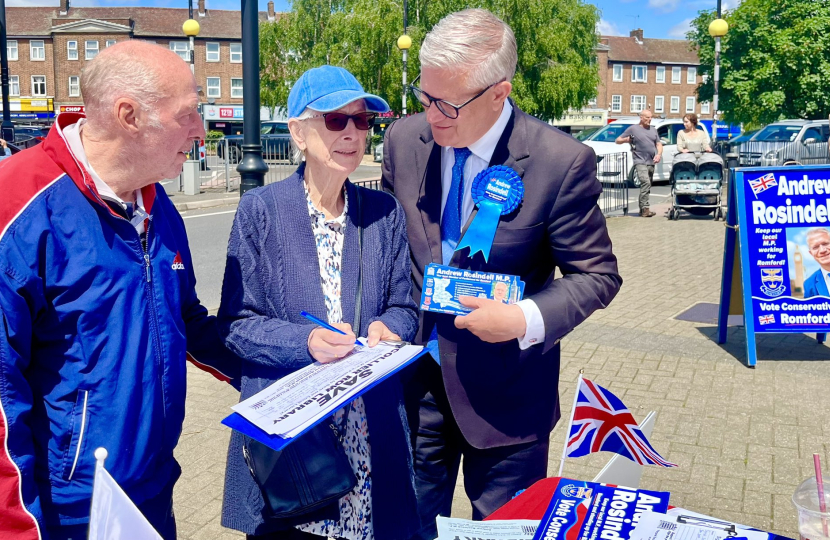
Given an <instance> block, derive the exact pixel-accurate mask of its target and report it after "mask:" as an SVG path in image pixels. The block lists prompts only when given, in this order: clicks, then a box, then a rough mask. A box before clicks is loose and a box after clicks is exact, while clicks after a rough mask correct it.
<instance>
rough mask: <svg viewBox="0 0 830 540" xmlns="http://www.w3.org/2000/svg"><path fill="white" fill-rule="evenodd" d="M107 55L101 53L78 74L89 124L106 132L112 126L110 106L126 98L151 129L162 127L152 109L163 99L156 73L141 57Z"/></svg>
mask: <svg viewBox="0 0 830 540" xmlns="http://www.w3.org/2000/svg"><path fill="white" fill-rule="evenodd" d="M155 46H156V47H158V45H155ZM107 52H108V51H107V50H104V51H102V52H101V53H100V54H99V55H98V56H96V57H95V58H94V59H93V60H92V61H91V62H89V63H88V64H87V65H86V67H84V69H83V70H82V71H81V94H82V95H83V99H84V107H85V114H86V117H87V118H88V119H89V121H90V123H91V124H93V125H97V126H98V127H99V128H104V129H106V126H108V125H111V124H112V120H113V119H112V118H110V116H111V115H112V114H113V105H114V104H115V102H116V101H118V100H119V99H121V98H124V97H126V98H129V99H132V100H134V101H135V102H137V103H138V104H139V106H140V107H141V109H142V111H144V112H146V113H148V114H149V118H150V125H152V126H154V127H157V128H159V127H161V126H160V122H159V115H158V111H157V108H156V107H155V106H154V105H155V104H156V102H158V101H159V100H160V99H161V98H162V97H164V92H163V88H161V86H162V85H161V77H160V76H159V70H158V69H155V68H154V67H152V66H151V64H150V63H149V62H148V61H147V59H146V58H143V57H142V56H140V55H136V56H130V55H124V54H107Z"/></svg>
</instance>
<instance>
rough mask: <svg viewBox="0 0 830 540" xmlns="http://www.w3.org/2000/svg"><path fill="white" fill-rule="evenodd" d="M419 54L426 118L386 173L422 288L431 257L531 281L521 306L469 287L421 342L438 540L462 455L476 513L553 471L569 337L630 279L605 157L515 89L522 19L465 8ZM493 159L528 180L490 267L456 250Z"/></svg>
mask: <svg viewBox="0 0 830 540" xmlns="http://www.w3.org/2000/svg"><path fill="white" fill-rule="evenodd" d="M420 60H421V75H420V79H419V80H420V85H419V86H415V85H413V86H412V87H411V90H412V92H413V94H414V95H415V97H416V98H417V99H418V101H419V102H420V103H421V105H422V106H423V108H424V109H425V112H423V113H420V114H416V115H414V116H411V117H408V118H405V119H402V120H398V121H397V122H395V123H393V124H392V125H391V126H390V127H389V129H388V130H387V132H386V140H385V144H384V159H383V169H382V170H383V183H384V187H385V188H386V189H387V190H389V191H391V192H392V193H394V195H395V196H396V197H397V198H398V200H399V201H400V203H401V205H402V206H403V208H404V210H405V211H406V217H407V230H408V231H409V242H410V246H411V252H412V271H413V274H414V282H415V283H414V285H415V289H414V291H413V293H414V297H415V298H417V299H419V300H420V297H421V290H422V287H423V286H424V272H425V267H426V265H428V264H430V263H439V264H444V265H452V266H455V267H458V268H462V269H470V270H476V271H481V272H500V273H507V274H514V275H517V276H521V279H522V280H523V281H525V282H526V284H527V285H526V288H525V298H524V299H523V300H521V301H520V302H518V303H517V304H505V303H502V302H500V301H498V300H489V299H482V298H469V297H462V298H463V300H462V301H463V302H464V304H465V305H466V306H467V307H470V308H472V309H473V311H472V312H471V313H469V314H468V315H465V316H460V317H454V316H451V315H445V314H439V313H433V312H423V313H422V314H421V326H420V330H419V334H418V337H417V342H419V343H421V344H424V345H427V346H428V348H429V349H430V351H431V355H425V356H424V357H423V358H421V359H420V360H419V361H418V363H417V365H416V367H415V368H414V373H411V374H410V375H411V379H410V380H409V381H408V382H407V383H406V385H405V388H406V392H407V395H408V399H407V400H408V403H407V406H408V412H409V418H410V425H411V426H412V430H413V435H414V436H415V472H416V488H417V493H418V505H419V511H420V514H421V522H422V524H423V529H422V530H421V531H420V533H419V534H418V535H417V536H416V538H423V539H429V540H432V539H434V538H435V537H436V535H437V534H436V526H435V518H436V516H437V515H442V516H449V515H450V512H451V509H452V500H453V492H454V491H455V484H456V478H457V476H458V470H459V462H460V461H461V458H462V456H463V462H464V487H465V491H466V493H467V496H468V497H469V499H470V501H471V502H472V506H473V518H474V519H482V518H484V517H486V516H488V515H489V514H490V513H492V512H493V511H495V510H496V509H497V508H499V507H500V506H502V505H503V504H505V503H506V502H508V501H509V500H510V499H511V498H512V497H513V496H514V495H515V494H516V492H517V491H519V490H521V489H524V488H527V487H528V486H530V485H531V484H533V483H534V482H536V481H537V480H540V479H542V478H545V477H546V476H547V466H548V438H549V435H550V432H551V430H552V429H553V427H554V425H555V424H556V422H557V420H558V419H559V396H558V392H557V389H558V381H559V340H560V339H561V338H562V337H563V336H564V335H566V334H567V333H568V332H570V331H571V330H573V329H574V327H576V326H577V325H578V324H580V323H581V322H582V321H584V320H585V319H586V318H587V317H588V316H589V315H590V314H591V313H593V312H594V311H595V310H597V309H601V308H604V307H605V306H607V305H608V303H609V302H610V301H611V299H612V298H614V295H615V294H616V293H617V290H618V289H619V287H620V284H621V282H622V280H621V279H620V277H619V274H618V273H617V261H616V258H615V257H614V255H613V253H612V251H611V241H610V240H609V238H608V232H607V230H606V227H605V218H604V217H603V215H602V212H601V211H600V209H599V206H597V199H598V197H599V195H600V193H601V192H602V186H601V185H600V183H599V182H598V181H597V178H596V156H595V155H594V152H593V151H592V150H591V149H590V148H588V147H587V146H585V145H583V144H582V143H580V142H578V141H576V140H575V139H573V138H572V137H571V136H570V135H566V134H564V133H562V132H561V131H559V130H557V129H556V128H553V127H552V126H549V125H548V124H546V123H544V122H541V121H539V120H537V119H536V118H533V117H532V116H529V115H527V114H525V113H524V112H522V111H521V110H520V109H519V108H518V106H517V105H516V104H515V103H514V102H513V101H511V100H510V99H509V95H510V92H511V90H512V85H511V82H510V81H511V80H512V79H513V75H514V74H515V72H516V64H517V47H516V38H515V36H514V34H513V31H512V30H511V29H510V27H509V26H508V25H507V24H505V23H504V22H503V21H502V20H500V19H499V18H498V17H496V16H495V15H493V14H492V13H490V12H489V11H486V10H483V9H469V10H464V11H460V12H457V13H453V14H451V15H448V16H447V17H445V18H444V19H442V20H441V21H440V22H439V23H438V24H437V25H435V26H434V27H433V28H432V30H431V31H430V33H429V34H427V36H426V37H425V39H424V42H423V45H422V47H421V51H420ZM495 165H501V166H504V167H506V168H509V169H512V171H513V172H514V173H515V174H516V175H517V176H518V177H520V179H521V180H520V181H521V182H522V183H523V185H524V197H523V200H522V201H521V205H520V206H519V207H518V208H517V209H516V210H515V211H513V212H511V213H510V214H509V215H506V216H503V217H502V218H501V219H500V220H499V222H498V228H497V230H496V232H495V239H494V240H493V243H492V249H491V250H490V254H489V259H488V260H487V261H485V260H484V258H483V257H482V256H481V254H478V255H476V256H473V257H471V256H470V253H469V252H468V251H458V252H456V251H455V248H456V246H457V244H458V241H459V238H460V237H461V235H462V233H463V231H464V230H466V228H467V226H466V225H465V224H468V223H469V220H470V218H471V216H472V214H473V207H474V202H473V198H472V194H471V189H472V183H473V179H475V178H476V176H477V175H478V174H479V173H480V172H481V171H483V170H484V169H486V168H488V167H491V166H495ZM557 268H559V270H560V271H561V273H562V276H563V277H562V278H561V279H554V271H555V270H556V269H557ZM439 364H440V365H439Z"/></svg>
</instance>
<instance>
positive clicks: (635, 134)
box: [616, 109, 663, 217]
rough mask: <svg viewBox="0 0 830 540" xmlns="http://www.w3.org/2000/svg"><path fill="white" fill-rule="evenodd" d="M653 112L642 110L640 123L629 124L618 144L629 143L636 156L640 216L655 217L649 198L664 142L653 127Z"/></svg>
mask: <svg viewBox="0 0 830 540" xmlns="http://www.w3.org/2000/svg"><path fill="white" fill-rule="evenodd" d="M651 118H652V113H651V111H650V110H648V109H646V110H644V111H641V112H640V123H639V124H634V125H633V126H628V129H626V130H625V131H623V133H622V135H620V136H619V137H617V140H616V143H617V144H625V143H629V144H630V145H631V156H632V157H633V158H634V172H635V173H636V174H637V178H638V179H639V180H640V216H642V217H654V215H655V212H652V211H651V210H650V209H649V204H648V199H649V194H650V193H651V182H652V180H653V179H654V166H655V165H657V164H658V163H660V159H662V157H663V143H662V142H660V137H658V136H657V130H656V129H654V128H653V127H651Z"/></svg>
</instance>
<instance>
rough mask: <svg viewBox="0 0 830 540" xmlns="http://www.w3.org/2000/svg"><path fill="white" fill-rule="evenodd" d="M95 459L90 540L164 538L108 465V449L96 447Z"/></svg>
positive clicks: (146, 539)
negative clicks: (132, 499)
mask: <svg viewBox="0 0 830 540" xmlns="http://www.w3.org/2000/svg"><path fill="white" fill-rule="evenodd" d="M95 459H96V463H95V480H94V481H93V484H92V511H91V513H90V516H89V536H88V540H119V539H122V538H130V539H133V540H163V539H162V537H161V536H160V535H159V533H157V532H156V530H155V529H154V528H153V526H152V525H150V522H149V521H147V518H145V517H144V514H142V513H141V510H139V509H138V507H137V506H136V505H135V504H133V501H131V500H130V498H129V497H128V496H127V494H126V493H124V490H123V489H121V486H119V485H118V482H116V481H115V479H114V478H113V477H112V476H111V475H110V473H108V472H107V470H106V469H105V468H104V460H105V459H107V450H106V449H105V448H98V449H97V450H95Z"/></svg>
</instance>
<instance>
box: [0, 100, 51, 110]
mask: <svg viewBox="0 0 830 540" xmlns="http://www.w3.org/2000/svg"><path fill="white" fill-rule="evenodd" d="M2 110H3V103H2V102H0V111H2ZM9 110H10V111H15V112H52V111H54V110H55V104H54V100H53V99H52V98H17V99H9Z"/></svg>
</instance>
